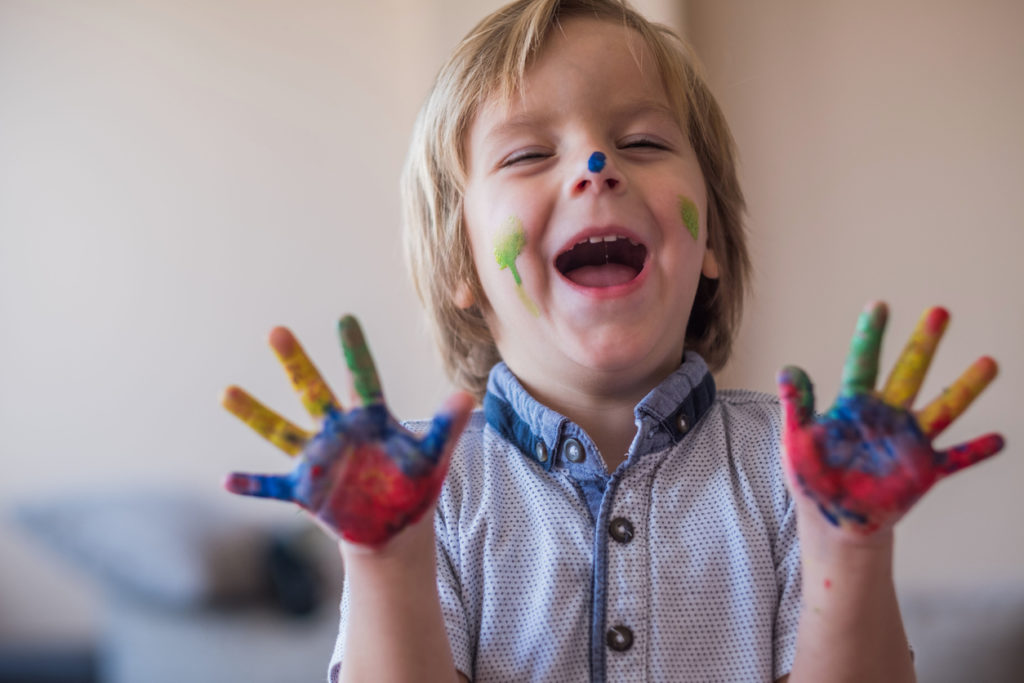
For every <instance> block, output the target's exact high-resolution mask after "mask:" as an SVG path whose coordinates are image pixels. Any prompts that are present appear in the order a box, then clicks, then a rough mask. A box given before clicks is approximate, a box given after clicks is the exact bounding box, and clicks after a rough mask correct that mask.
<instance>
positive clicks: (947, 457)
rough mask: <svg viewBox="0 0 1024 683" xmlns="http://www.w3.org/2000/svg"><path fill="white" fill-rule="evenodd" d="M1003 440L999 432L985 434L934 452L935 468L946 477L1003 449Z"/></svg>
mask: <svg viewBox="0 0 1024 683" xmlns="http://www.w3.org/2000/svg"><path fill="white" fill-rule="evenodd" d="M1004 445H1005V442H1004V441H1003V437H1002V436H1000V435H999V434H986V435H985V436H979V437H978V438H977V439H972V440H971V441H968V442H967V443H962V444H960V445H959V446H954V447H953V448H950V449H949V450H946V451H941V452H938V453H936V454H935V469H937V470H938V471H939V472H940V473H941V474H942V476H944V477H946V476H949V475H950V474H953V473H954V472H959V471H960V470H962V469H964V468H965V467H970V466H971V465H974V464H976V463H979V462H981V461H982V460H984V459H986V458H989V457H992V456H993V455H995V454H996V453H998V452H999V451H1001V450H1003V446H1004Z"/></svg>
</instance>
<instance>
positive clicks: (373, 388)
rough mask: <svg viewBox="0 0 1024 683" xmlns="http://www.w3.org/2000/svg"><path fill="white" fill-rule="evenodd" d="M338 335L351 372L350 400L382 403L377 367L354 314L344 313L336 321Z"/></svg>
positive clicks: (368, 403) (365, 404)
mask: <svg viewBox="0 0 1024 683" xmlns="http://www.w3.org/2000/svg"><path fill="white" fill-rule="evenodd" d="M338 335H339V336H340V337H341V348H342V351H344V353H345V363H346V364H347V365H348V369H349V372H351V373H352V392H353V396H352V400H353V401H354V402H357V403H359V404H360V405H363V406H370V405H377V404H380V403H383V402H384V392H383V391H381V388H380V378H379V377H378V376H377V367H376V366H375V365H374V363H373V356H371V355H370V347H369V346H367V344H366V339H365V338H364V337H363V330H362V328H361V327H360V326H359V321H358V320H356V319H355V317H354V316H351V315H346V316H345V317H343V318H342V319H341V320H340V321H338Z"/></svg>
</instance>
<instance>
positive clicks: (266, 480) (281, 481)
mask: <svg viewBox="0 0 1024 683" xmlns="http://www.w3.org/2000/svg"><path fill="white" fill-rule="evenodd" d="M224 488H225V489H227V490H228V491H230V492H231V493H237V494H238V495H240V496H255V497H257V498H274V499H276V500H287V501H294V500H295V483H294V482H293V481H292V478H291V477H289V476H288V475H277V474H242V473H240V472H233V473H231V474H229V475H228V476H227V477H226V478H225V479H224Z"/></svg>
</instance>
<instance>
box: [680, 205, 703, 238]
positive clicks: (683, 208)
mask: <svg viewBox="0 0 1024 683" xmlns="http://www.w3.org/2000/svg"><path fill="white" fill-rule="evenodd" d="M679 215H680V216H681V217H682V219H683V225H685V226H686V230H687V231H688V232H689V233H690V236H691V237H693V239H694V241H696V240H697V238H698V237H699V236H700V212H699V211H697V205H696V204H694V203H693V200H692V199H690V198H688V197H684V196H683V195H679Z"/></svg>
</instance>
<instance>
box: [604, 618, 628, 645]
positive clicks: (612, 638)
mask: <svg viewBox="0 0 1024 683" xmlns="http://www.w3.org/2000/svg"><path fill="white" fill-rule="evenodd" d="M605 642H606V643H607V644H608V647H610V648H611V649H613V650H615V651H616V652H625V651H626V650H628V649H629V648H631V647H633V632H632V631H630V630H629V628H628V627H626V626H623V625H621V624H620V625H618V626H612V627H611V628H610V629H608V633H607V634H605Z"/></svg>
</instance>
